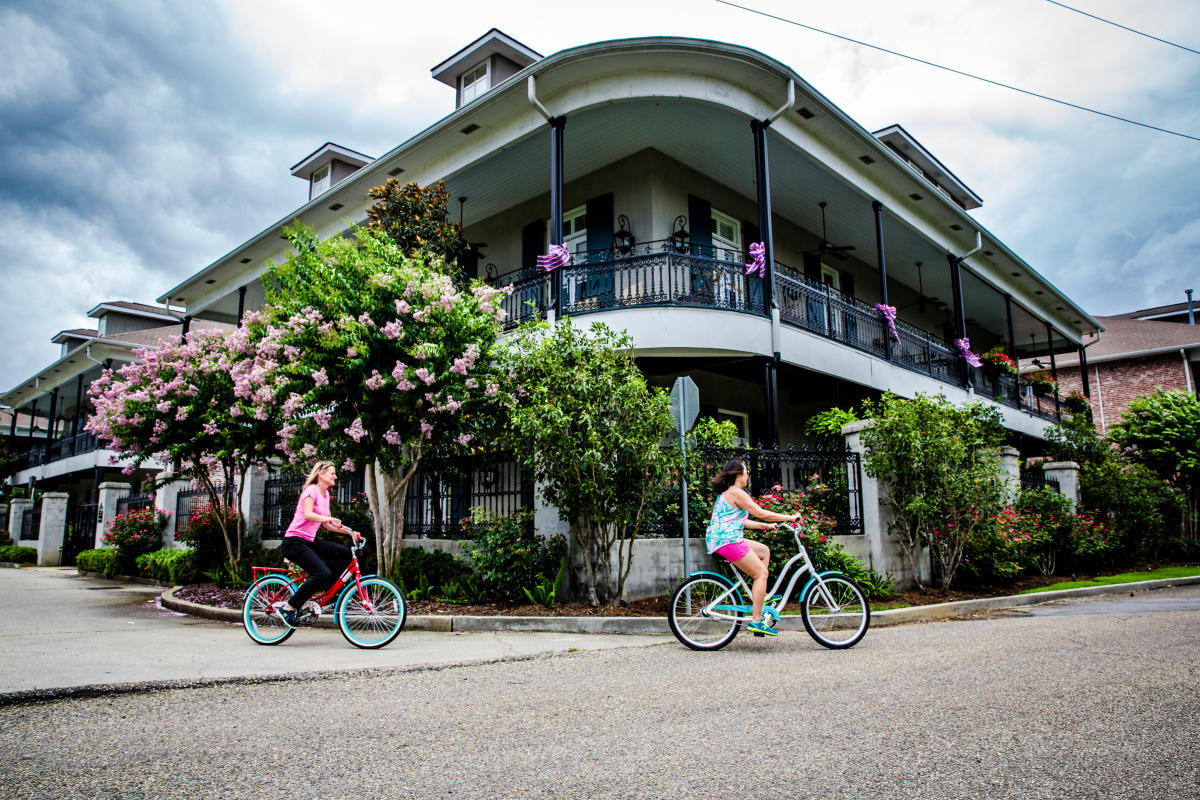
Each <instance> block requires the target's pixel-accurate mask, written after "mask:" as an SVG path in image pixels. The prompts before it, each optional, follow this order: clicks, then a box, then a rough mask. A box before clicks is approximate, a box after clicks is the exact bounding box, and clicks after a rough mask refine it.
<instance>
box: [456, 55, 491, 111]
mask: <svg viewBox="0 0 1200 800" xmlns="http://www.w3.org/2000/svg"><path fill="white" fill-rule="evenodd" d="M490 88H492V82H491V80H490V76H489V73H488V62H486V61H484V62H483V63H482V64H476V65H475V66H474V67H472V68H471V69H469V70H467V71H466V72H464V73H463V76H462V87H461V89H460V90H459V91H460V93H461V95H460V97H461V99H460V101H459V105H460V106H465V105H466V104H467V103H469V102H471V101H472V100H474V99H475V98H476V97H479V95H481V94H483V93H485V92H486V91H487V90H488V89H490Z"/></svg>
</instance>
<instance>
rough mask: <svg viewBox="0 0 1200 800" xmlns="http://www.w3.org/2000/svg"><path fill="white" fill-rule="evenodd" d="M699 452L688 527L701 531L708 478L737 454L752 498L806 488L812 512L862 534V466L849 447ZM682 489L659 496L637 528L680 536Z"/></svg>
mask: <svg viewBox="0 0 1200 800" xmlns="http://www.w3.org/2000/svg"><path fill="white" fill-rule="evenodd" d="M697 455H699V457H700V461H701V465H702V466H701V469H700V470H699V471H700V472H701V474H702V475H704V478H703V479H702V482H700V484H699V485H698V486H689V487H688V497H689V508H688V532H689V534H690V535H693V536H703V535H704V529H705V528H706V527H707V526H708V521H709V514H710V512H711V509H712V501H713V499H714V498H713V493H712V490H711V489H710V487H709V486H708V482H707V481H708V478H709V477H711V476H712V475H715V474H716V473H717V472H718V471H719V470H720V469H721V467H722V466H724V464H725V462H727V461H729V460H730V459H731V458H740V459H741V460H742V461H743V462H744V463H745V464H746V467H747V469H748V470H749V472H750V483H749V487H748V488H749V491H750V492H751V493H752V494H753V495H755V496H756V497H761V496H763V495H765V494H769V493H773V492H775V493H785V492H786V493H792V492H797V491H803V492H805V498H804V499H805V503H806V505H809V506H811V507H812V509H813V510H814V511H817V512H820V513H822V514H824V515H825V516H828V517H830V518H832V519H833V520H834V522H835V525H836V528H835V532H836V533H838V534H839V535H854V534H861V533H863V524H862V519H863V501H862V465H861V462H860V458H859V454H858V453H853V452H850V451H848V450H820V449H818V450H809V449H807V448H801V449H798V450H797V449H795V448H793V447H789V448H788V449H786V450H776V449H765V448H755V449H745V448H738V449H733V450H715V449H702V450H699V451H697ZM681 500H682V489H681V488H678V487H676V488H675V489H673V490H672V491H670V492H668V493H667V494H666V495H664V497H663V499H662V501H661V503H660V505H659V508H657V509H655V510H654V511H653V512H652V513H651V514H650V515H649V517H648V521H647V522H646V524H644V525H643V528H642V530H641V531H640V533H641V535H643V536H649V537H658V536H679V535H681V533H682V530H683V520H682V513H681V511H679V510H677V509H678V508H679V506H680V504H681Z"/></svg>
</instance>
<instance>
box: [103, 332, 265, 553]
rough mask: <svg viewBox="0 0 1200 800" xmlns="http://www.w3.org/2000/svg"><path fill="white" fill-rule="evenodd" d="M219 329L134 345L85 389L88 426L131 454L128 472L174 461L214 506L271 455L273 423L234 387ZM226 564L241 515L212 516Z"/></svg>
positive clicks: (232, 366) (232, 360)
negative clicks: (90, 410) (126, 357)
mask: <svg viewBox="0 0 1200 800" xmlns="http://www.w3.org/2000/svg"><path fill="white" fill-rule="evenodd" d="M233 344H234V341H233V340H232V339H231V337H227V336H226V335H225V334H223V333H221V332H219V331H192V332H190V333H188V334H187V336H186V337H185V339H184V341H183V342H182V343H180V342H179V341H178V340H166V339H164V340H161V341H159V343H158V346H157V348H155V349H146V350H136V351H134V354H135V355H136V356H137V357H138V361H135V362H133V363H130V364H126V365H125V366H122V367H121V368H120V369H118V370H116V371H113V370H105V371H104V373H103V374H102V375H101V377H100V378H99V379H98V380H96V381H94V382H93V383H92V385H91V388H90V389H89V393H90V395H91V400H92V404H93V405H94V406H95V409H96V411H95V414H93V415H92V417H91V419H90V420H88V423H87V426H86V428H87V430H90V431H92V432H93V433H95V434H96V435H97V436H98V437H99V438H100V439H103V440H106V441H107V442H108V443H109V444H108V446H109V448H110V449H112V450H114V451H115V452H116V453H117V455H118V456H119V457H123V458H130V459H132V463H131V464H130V465H129V466H127V467H125V469H124V472H125V474H127V475H128V474H130V473H131V472H132V471H133V470H134V469H136V468H137V467H138V466H140V465H141V464H142V463H143V462H144V461H147V460H150V459H155V460H158V461H162V462H164V463H166V462H175V464H176V465H177V467H176V469H175V475H176V476H182V477H186V478H191V479H192V480H193V481H194V482H195V483H197V484H198V485H199V486H200V487H201V488H203V489H204V491H205V493H206V494H207V495H208V500H209V504H210V505H211V506H212V507H214V508H216V507H219V506H221V505H223V504H224V503H225V495H226V494H227V492H228V489H229V488H231V487H233V486H234V485H235V484H237V485H239V486H245V484H246V481H245V477H246V471H247V470H248V469H249V468H250V467H251V466H252V465H253V464H255V463H260V462H265V461H266V459H267V457H268V456H269V455H271V448H272V446H273V444H274V435H275V430H276V429H277V428H278V427H279V424H278V422H277V420H276V414H275V412H274V410H273V409H272V408H271V407H270V406H265V405H261V404H256V403H251V402H249V401H247V400H246V399H244V398H240V397H238V396H237V394H236V393H235V391H234V381H233V378H232V373H234V372H235V371H236V370H237V366H236V365H237V364H238V363H239V359H240V358H241V355H240V354H239V352H238V351H237V349H235V348H234V347H232V346H231V345H233ZM218 517H219V518H220V520H221V532H222V534H223V535H224V537H225V549H226V555H227V556H228V559H229V564H230V566H232V567H234V568H236V567H237V566H238V564H239V563H240V561H241V555H242V534H243V527H244V521H243V520H242V518H241V515H240V514H234V515H230V516H229V517H228V518H227V517H226V515H218Z"/></svg>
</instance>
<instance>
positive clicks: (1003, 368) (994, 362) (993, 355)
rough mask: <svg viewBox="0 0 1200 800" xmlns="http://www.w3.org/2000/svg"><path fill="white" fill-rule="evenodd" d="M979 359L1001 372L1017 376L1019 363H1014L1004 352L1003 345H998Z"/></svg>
mask: <svg viewBox="0 0 1200 800" xmlns="http://www.w3.org/2000/svg"><path fill="white" fill-rule="evenodd" d="M979 358H980V360H981V361H983V363H984V364H987V365H989V366H991V367H994V368H995V369H996V370H997V371H999V372H1005V373H1008V374H1009V375H1016V374H1017V362H1015V361H1013V360H1012V357H1011V356H1009V355H1008V353H1006V352H1004V348H1003V347H1002V346H1001V345H996V346H995V347H993V348H992V349H991V350H988V351H987V352H986V353H984V354H983V355H981V356H980V357H979Z"/></svg>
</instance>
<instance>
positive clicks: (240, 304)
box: [237, 286, 246, 328]
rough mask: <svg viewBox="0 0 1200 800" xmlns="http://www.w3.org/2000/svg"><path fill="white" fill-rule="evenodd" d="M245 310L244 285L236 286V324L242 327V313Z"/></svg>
mask: <svg viewBox="0 0 1200 800" xmlns="http://www.w3.org/2000/svg"><path fill="white" fill-rule="evenodd" d="M245 312H246V287H245V286H239V287H238V317H237V326H238V327H239V328H240V327H242V314H244V313H245Z"/></svg>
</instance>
